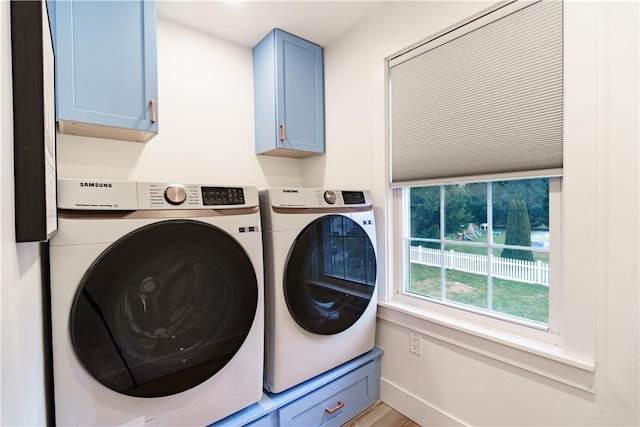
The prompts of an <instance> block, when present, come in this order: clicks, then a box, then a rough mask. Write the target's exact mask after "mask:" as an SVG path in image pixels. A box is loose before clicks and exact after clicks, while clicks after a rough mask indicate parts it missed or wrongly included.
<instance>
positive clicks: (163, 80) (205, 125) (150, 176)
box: [58, 18, 301, 187]
mask: <svg viewBox="0 0 640 427" xmlns="http://www.w3.org/2000/svg"><path fill="white" fill-rule="evenodd" d="M252 67H253V65H252V53H251V48H248V47H245V46H240V45H237V44H234V43H230V42H227V41H224V40H222V39H218V38H215V37H212V36H210V35H208V34H206V33H203V32H200V31H197V30H193V29H190V28H187V27H184V26H182V25H179V24H175V23H173V22H171V21H168V20H164V19H162V18H159V20H158V90H159V94H158V98H159V101H158V109H159V129H160V130H159V134H158V135H157V136H156V137H155V138H153V139H151V141H149V142H147V143H135V142H128V141H114V140H103V139H96V138H87V137H78V136H70V135H61V134H58V176H59V177H63V178H76V177H77V178H102V179H105V178H108V179H122V180H134V181H136V180H137V181H159V182H166V181H170V182H181V183H192V184H214V185H226V184H229V185H253V186H257V187H264V186H279V185H300V184H301V177H300V164H301V163H300V161H299V160H297V159H285V158H276V157H269V156H256V155H255V151H254V127H253V68H252Z"/></svg>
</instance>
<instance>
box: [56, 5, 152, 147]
mask: <svg viewBox="0 0 640 427" xmlns="http://www.w3.org/2000/svg"><path fill="white" fill-rule="evenodd" d="M50 3H52V5H50V7H49V10H50V14H51V15H52V18H53V19H52V21H53V23H52V31H53V32H54V36H53V38H54V50H55V57H56V110H57V111H56V118H57V120H58V124H59V130H60V132H61V133H67V134H76V135H85V136H94V137H101V138H112V139H122V140H131V141H148V140H149V139H150V138H152V137H153V136H155V135H156V134H157V133H158V81H157V50H156V10H155V3H154V2H153V1H133V0H127V1H92V0H72V1H68V0H57V1H50Z"/></svg>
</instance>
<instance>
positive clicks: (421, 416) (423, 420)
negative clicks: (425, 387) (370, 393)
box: [380, 378, 465, 427]
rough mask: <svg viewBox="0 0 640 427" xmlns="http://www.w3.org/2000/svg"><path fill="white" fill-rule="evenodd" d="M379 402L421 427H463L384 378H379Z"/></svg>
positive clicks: (445, 414)
mask: <svg viewBox="0 0 640 427" xmlns="http://www.w3.org/2000/svg"><path fill="white" fill-rule="evenodd" d="M380 400H382V401H383V402H384V403H386V404H387V405H389V406H391V407H392V408H394V409H395V410H396V411H398V412H400V413H402V414H403V415H405V416H407V417H409V418H411V419H412V420H413V421H415V422H416V423H418V424H420V425H421V426H423V427H427V426H464V425H465V423H463V422H462V421H460V420H458V419H456V418H455V417H453V416H452V415H450V414H447V413H445V412H443V411H441V410H440V409H438V408H436V407H435V406H433V405H431V404H430V403H429V402H425V401H424V400H422V399H421V398H419V397H417V396H415V395H414V394H411V393H410V392H408V391H407V390H405V389H403V388H402V387H400V386H398V385H397V384H394V383H392V382H391V381H388V380H386V379H385V378H380Z"/></svg>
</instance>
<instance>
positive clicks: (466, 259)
mask: <svg viewBox="0 0 640 427" xmlns="http://www.w3.org/2000/svg"><path fill="white" fill-rule="evenodd" d="M443 255H444V262H443V261H442V256H443ZM410 259H411V262H412V263H414V264H422V265H428V266H433V267H440V266H441V265H444V268H448V269H452V270H458V271H464V272H466V273H474V274H483V275H485V276H486V275H487V267H488V265H489V263H488V262H487V255H480V254H470V253H465V252H456V251H454V250H447V251H444V252H442V251H440V249H432V248H423V247H422V246H411V254H410ZM491 275H492V276H493V277H497V278H499V279H506V280H514V281H517V282H525V283H533V284H538V285H544V286H549V263H546V262H542V261H522V260H518V259H511V258H502V257H496V256H494V257H491Z"/></svg>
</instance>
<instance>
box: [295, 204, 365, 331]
mask: <svg viewBox="0 0 640 427" xmlns="http://www.w3.org/2000/svg"><path fill="white" fill-rule="evenodd" d="M375 284H376V257H375V252H374V249H373V245H372V243H371V239H369V236H367V233H366V232H365V231H364V229H363V228H362V227H361V226H360V225H359V224H357V223H356V222H355V221H353V220H352V219H351V218H349V217H346V216H342V215H326V216H323V217H321V218H318V219H316V220H315V221H314V222H312V223H311V224H309V225H308V226H307V227H306V228H305V229H304V230H302V232H301V233H300V235H298V237H297V239H296V241H295V243H294V244H293V247H292V248H291V251H290V253H289V258H288V260H287V264H286V267H285V277H284V295H285V299H286V302H287V306H288V308H289V312H290V313H291V315H292V316H293V318H294V319H295V321H296V322H297V323H298V324H299V325H300V326H302V327H303V328H304V329H306V330H307V331H309V332H312V333H315V334H321V335H332V334H337V333H340V332H342V331H344V330H346V329H348V328H349V327H350V326H351V325H353V324H354V323H355V322H356V321H357V320H358V319H359V318H360V316H362V313H364V311H365V310H366V308H367V306H368V305H369V302H370V301H371V298H372V296H373V292H374V290H375Z"/></svg>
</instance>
